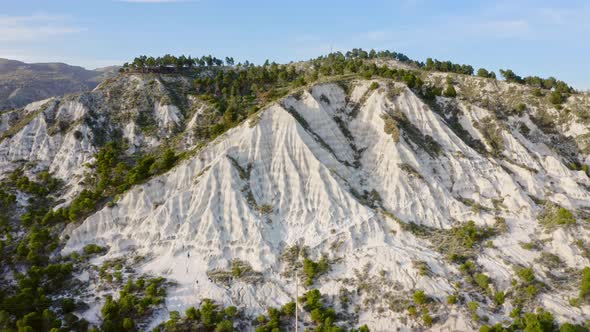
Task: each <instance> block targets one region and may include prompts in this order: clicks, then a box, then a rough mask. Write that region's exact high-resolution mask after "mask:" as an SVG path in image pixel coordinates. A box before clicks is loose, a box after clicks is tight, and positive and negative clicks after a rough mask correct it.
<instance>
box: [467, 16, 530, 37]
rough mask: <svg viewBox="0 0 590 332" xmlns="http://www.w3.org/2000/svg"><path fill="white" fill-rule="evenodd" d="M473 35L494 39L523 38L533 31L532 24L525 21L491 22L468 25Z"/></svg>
mask: <svg viewBox="0 0 590 332" xmlns="http://www.w3.org/2000/svg"><path fill="white" fill-rule="evenodd" d="M467 25H468V26H470V28H471V29H470V30H468V31H470V32H471V33H475V34H484V35H489V36H493V37H523V36H526V35H529V34H530V33H531V31H532V29H531V25H530V23H529V22H528V21H527V20H525V19H513V20H490V21H487V22H486V21H484V22H477V23H473V24H467Z"/></svg>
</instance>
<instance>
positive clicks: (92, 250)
mask: <svg viewBox="0 0 590 332" xmlns="http://www.w3.org/2000/svg"><path fill="white" fill-rule="evenodd" d="M106 251H107V249H106V248H105V247H101V246H99V245H96V244H87V245H86V246H85V247H84V253H85V254H86V255H94V254H103V253H105V252H106Z"/></svg>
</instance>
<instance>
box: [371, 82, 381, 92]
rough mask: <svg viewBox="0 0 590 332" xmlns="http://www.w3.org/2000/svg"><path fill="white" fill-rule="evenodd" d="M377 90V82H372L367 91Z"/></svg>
mask: <svg viewBox="0 0 590 332" xmlns="http://www.w3.org/2000/svg"><path fill="white" fill-rule="evenodd" d="M378 88H379V83H377V82H373V83H371V85H369V91H372V90H376V89H378Z"/></svg>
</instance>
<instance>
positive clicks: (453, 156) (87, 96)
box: [0, 73, 590, 331]
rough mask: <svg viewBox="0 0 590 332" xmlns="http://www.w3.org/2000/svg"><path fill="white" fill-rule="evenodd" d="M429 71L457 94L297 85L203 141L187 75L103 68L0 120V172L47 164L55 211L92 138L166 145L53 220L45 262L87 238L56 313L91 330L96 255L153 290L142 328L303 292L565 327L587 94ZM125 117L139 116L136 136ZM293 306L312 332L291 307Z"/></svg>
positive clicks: (92, 155) (394, 320)
mask: <svg viewBox="0 0 590 332" xmlns="http://www.w3.org/2000/svg"><path fill="white" fill-rule="evenodd" d="M447 77H448V78H447ZM445 80H453V84H454V86H455V89H456V90H457V97H454V98H452V97H449V98H447V97H442V96H437V97H435V98H433V99H425V98H424V97H423V96H421V95H420V94H419V93H417V92H416V91H415V90H414V89H410V88H409V87H408V86H406V85H405V84H404V83H402V82H394V81H391V80H387V79H361V78H359V77H353V78H345V79H334V80H326V81H325V82H319V83H314V84H310V85H307V86H304V87H301V88H298V89H295V90H292V91H291V93H290V94H288V95H287V96H285V97H283V98H280V99H278V100H276V101H274V102H272V103H270V104H268V105H266V106H264V107H263V108H261V109H260V110H259V111H258V112H256V113H255V114H253V115H251V116H250V117H249V118H248V119H247V120H246V121H244V122H242V123H241V124H240V125H238V126H235V127H233V128H232V129H230V130H228V131H226V132H225V133H223V134H222V135H220V136H218V137H216V138H215V139H214V140H212V141H210V142H205V143H204V142H202V141H199V140H197V139H195V138H194V135H193V133H194V132H195V130H198V126H199V123H200V121H203V119H206V118H207V116H208V113H209V112H212V110H211V108H210V106H209V105H208V104H207V102H205V101H202V100H200V99H199V98H198V97H196V96H193V95H191V94H190V93H189V91H190V86H191V82H190V80H188V79H185V78H183V77H181V76H176V75H157V74H122V75H120V76H118V77H116V78H113V79H109V80H107V81H105V82H103V83H102V84H101V85H99V86H98V87H97V88H96V89H95V90H94V91H92V92H87V93H82V94H77V95H70V96H66V97H60V98H53V99H49V100H44V101H41V102H36V103H33V104H30V105H28V106H26V107H25V108H24V109H19V110H15V111H8V112H3V113H1V114H0V116H1V122H0V135H2V141H1V142H0V170H1V174H2V176H3V177H5V178H6V177H7V176H8V174H10V173H11V172H13V171H14V170H16V169H18V168H24V169H25V172H26V173H27V174H30V176H31V177H34V175H35V174H36V173H37V172H39V171H41V170H45V169H46V170H48V171H49V172H50V173H51V174H52V175H53V176H54V177H56V178H58V179H60V180H62V181H63V183H64V188H65V189H64V190H63V191H62V192H60V193H59V194H58V197H56V201H57V202H58V205H57V206H56V208H58V207H66V206H68V205H69V204H70V203H71V202H72V200H73V199H74V198H75V197H76V196H77V195H78V194H79V193H80V192H81V191H82V190H83V189H84V188H85V185H86V184H87V183H86V182H85V178H86V177H87V176H88V173H89V172H90V171H89V167H88V165H89V164H92V163H93V162H94V161H95V159H96V154H97V153H98V152H99V151H100V148H101V147H102V146H103V145H104V144H105V143H106V142H108V141H112V140H115V139H120V140H124V141H125V142H126V143H127V144H126V150H125V152H124V153H125V154H127V155H132V154H133V153H135V152H137V151H145V150H147V149H159V148H162V147H165V146H175V147H177V149H178V150H179V151H183V156H182V158H180V160H179V161H178V162H177V163H176V164H175V165H174V167H172V168H171V169H170V170H168V171H166V172H163V173H160V174H158V175H155V176H153V177H151V178H149V179H147V180H146V181H143V182H141V183H139V184H137V185H134V186H132V187H130V188H129V189H128V190H125V191H123V192H122V193H120V194H118V195H117V196H116V197H114V198H113V200H112V201H111V202H109V203H108V204H103V205H102V206H101V207H100V208H99V209H98V210H97V211H93V212H92V213H89V214H88V215H87V216H85V217H84V219H83V220H81V221H80V222H77V223H70V224H68V225H67V226H66V227H65V229H64V230H63V232H62V233H61V235H60V238H61V240H62V241H63V245H62V246H61V247H60V248H59V249H58V251H57V252H56V255H57V254H59V255H62V256H67V255H70V254H72V253H77V252H83V251H84V248H85V247H87V246H88V245H97V246H100V247H103V248H105V250H106V251H105V252H104V253H103V254H102V255H95V256H92V258H90V259H89V260H88V261H87V262H86V263H85V264H83V265H80V266H79V267H77V268H76V270H75V271H74V275H75V278H77V279H78V280H80V281H82V284H83V285H86V286H85V287H83V288H82V289H81V290H80V291H79V292H78V293H77V294H76V296H77V297H78V298H79V299H80V300H83V301H85V302H86V303H87V304H88V305H87V306H86V307H85V308H83V309H79V310H78V311H76V314H77V315H78V316H79V317H83V318H85V319H86V320H88V321H89V322H90V323H91V324H95V325H99V324H100V321H101V319H102V316H101V307H102V306H103V305H104V303H105V296H106V295H109V294H115V297H116V296H117V292H118V290H119V289H120V287H121V286H117V283H116V282H114V283H113V282H111V283H109V282H106V281H104V279H103V278H102V277H101V270H100V269H99V267H100V266H103V265H104V264H105V262H109V261H112V260H116V261H118V262H122V264H123V265H124V266H125V268H124V269H123V271H124V273H123V275H122V280H123V281H122V282H121V283H119V285H124V283H125V282H124V281H125V280H127V278H130V277H132V276H133V275H142V274H145V275H147V276H156V277H157V276H161V277H164V278H165V279H166V281H167V282H168V283H169V286H168V288H167V293H166V296H165V301H164V303H163V304H162V305H160V307H159V309H157V310H156V311H155V314H154V315H153V316H152V317H151V318H150V319H148V320H146V322H145V323H144V325H143V329H148V328H154V327H156V326H157V325H158V324H160V323H162V322H164V321H166V320H168V316H169V313H170V312H173V311H178V312H180V313H182V314H184V312H185V310H186V309H188V308H190V307H192V306H195V307H197V308H198V307H199V306H200V305H201V303H202V300H203V299H211V300H213V301H214V302H215V303H217V304H218V305H220V306H223V307H227V306H236V307H237V308H238V310H239V311H240V315H241V317H242V322H241V323H240V324H241V325H236V326H240V328H238V330H241V329H243V330H254V329H256V327H257V325H256V324H257V323H256V322H255V318H256V317H257V316H258V315H260V314H265V313H266V312H267V310H268V308H270V307H275V308H280V307H282V306H283V305H285V304H287V303H289V302H292V301H295V296H296V295H295V294H296V293H298V294H299V296H302V295H303V294H305V293H306V292H308V291H310V290H312V289H318V290H319V291H320V293H321V294H322V298H323V301H324V304H325V306H329V307H330V308H333V309H334V310H335V312H336V313H337V316H336V319H335V323H336V325H338V326H344V327H347V328H353V327H354V328H358V327H359V326H362V325H366V326H367V327H368V328H369V329H370V330H371V331H395V330H400V331H413V330H420V329H423V330H430V329H432V330H441V331H443V330H444V331H455V330H459V331H469V330H477V329H479V328H480V327H481V326H482V325H494V324H497V323H501V324H507V322H511V321H512V320H513V319H514V316H513V315H512V316H511V313H513V312H514V309H515V308H521V310H522V311H523V312H532V313H534V312H536V310H537V308H543V309H544V310H545V311H549V312H551V313H552V315H553V316H554V317H555V320H556V322H558V323H560V324H561V323H566V322H569V323H577V324H583V323H584V322H585V321H586V320H587V319H588V318H590V305H589V303H588V302H587V301H584V300H583V299H580V298H579V293H580V284H581V282H582V272H581V271H582V269H583V268H584V267H586V266H589V265H590V262H589V258H590V240H589V239H590V236H589V235H590V223H588V222H587V219H588V218H589V217H590V190H589V188H590V178H589V176H588V171H587V168H586V167H581V165H586V164H590V155H589V151H590V140H589V137H590V126H589V122H588V110H589V105H590V98H589V96H588V95H585V94H576V95H573V96H571V97H570V98H568V100H567V102H566V103H565V104H564V105H563V106H561V107H559V108H560V110H558V109H557V108H556V107H553V106H551V105H547V104H546V103H544V102H543V101H541V102H539V101H538V100H539V99H542V98H539V97H535V96H534V95H533V93H532V89H530V88H529V87H526V86H522V85H518V84H514V83H506V82H501V81H496V80H492V79H486V78H478V77H469V76H464V75H454V74H447V73H429V74H428V75H427V76H426V78H425V82H426V83H427V84H433V85H436V84H441V82H444V81H445ZM144 104H145V105H150V106H149V108H145V107H144V106H142V105H144ZM520 104H523V105H524V107H523V106H519V105H520ZM500 106H502V107H503V108H502V110H501V111H500V110H499V109H500V108H501V107H500ZM142 107H143V108H142ZM137 112H147V113H148V114H149V116H150V117H151V119H153V123H152V124H151V125H150V130H149V131H146V130H143V129H144V128H142V127H141V126H142V123H138V121H136V120H134V119H136V117H135V115H136V113H137ZM547 119H549V120H547ZM572 163H577V165H578V167H576V165H574V166H572ZM26 198H27V197H26V196H22V197H21V196H19V197H17V200H19V204H21V205H23V206H24V205H26ZM572 219H573V221H572ZM296 270H297V276H298V277H297V278H296V277H295V276H296V274H295V271H296ZM131 271H133V272H131ZM236 271H237V272H236ZM310 271H311V272H310ZM103 272H104V271H103ZM298 315H299V320H300V323H299V328H300V330H303V329H304V326H308V327H310V328H312V329H313V326H314V325H313V324H314V323H312V318H310V317H311V316H310V313H309V312H307V311H306V310H304V305H303V304H301V305H300V307H299V313H298ZM293 326H294V320H293V319H291V320H290V321H287V323H285V322H283V325H282V328H283V329H285V330H293Z"/></svg>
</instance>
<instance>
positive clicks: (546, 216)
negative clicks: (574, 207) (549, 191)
mask: <svg viewBox="0 0 590 332" xmlns="http://www.w3.org/2000/svg"><path fill="white" fill-rule="evenodd" d="M538 220H539V222H540V223H541V224H542V225H543V226H545V227H546V228H547V229H552V228H555V227H558V226H570V225H573V224H575V223H576V218H575V217H574V215H573V213H572V212H571V211H569V210H568V209H566V208H564V207H561V206H559V205H557V204H555V203H552V202H547V203H546V205H545V209H544V210H543V212H541V213H540V214H539V217H538Z"/></svg>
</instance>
